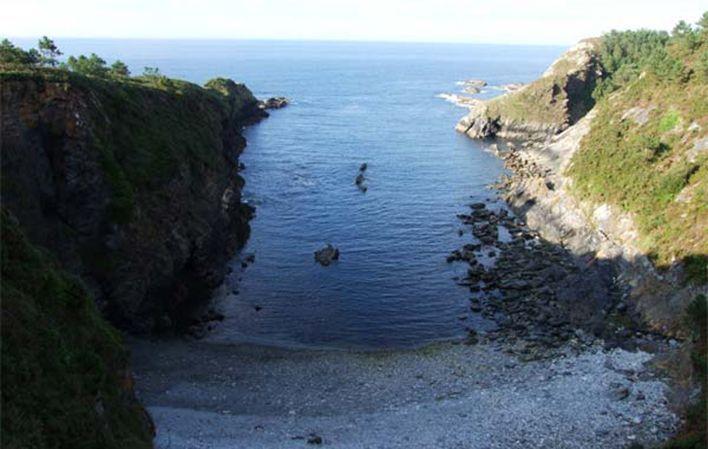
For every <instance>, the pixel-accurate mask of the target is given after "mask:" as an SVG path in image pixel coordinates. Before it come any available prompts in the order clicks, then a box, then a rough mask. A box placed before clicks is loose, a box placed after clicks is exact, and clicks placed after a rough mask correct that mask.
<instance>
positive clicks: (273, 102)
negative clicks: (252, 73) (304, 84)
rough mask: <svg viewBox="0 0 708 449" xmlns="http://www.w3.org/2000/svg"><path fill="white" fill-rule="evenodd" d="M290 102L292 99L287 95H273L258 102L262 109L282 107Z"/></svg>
mask: <svg viewBox="0 0 708 449" xmlns="http://www.w3.org/2000/svg"><path fill="white" fill-rule="evenodd" d="M289 104H290V100H288V99H287V98H285V97H271V98H269V99H267V100H264V101H261V102H259V103H258V106H259V107H260V108H261V109H281V108H284V107H285V106H287V105H289Z"/></svg>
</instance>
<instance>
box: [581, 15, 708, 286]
mask: <svg viewBox="0 0 708 449" xmlns="http://www.w3.org/2000/svg"><path fill="white" fill-rule="evenodd" d="M707 38H708V31H707V30H706V29H704V28H703V26H700V25H699V26H698V27H696V28H688V29H686V28H679V29H678V30H675V31H674V33H673V34H672V35H671V36H668V35H665V34H662V33H659V32H657V33H655V34H653V35H652V34H650V33H648V32H646V31H639V32H625V33H624V34H621V33H615V34H612V35H610V36H609V37H608V41H607V44H606V45H605V48H604V49H603V54H602V55H601V60H602V61H603V64H604V65H605V66H606V67H608V69H609V70H608V71H609V72H610V74H611V76H610V77H609V78H608V79H607V80H606V81H605V82H604V84H603V85H601V86H600V89H598V90H602V91H601V92H599V94H600V95H598V97H599V100H600V101H599V102H598V105H597V109H598V114H597V116H596V118H595V119H594V120H593V123H592V127H591V130H590V132H589V133H588V135H586V136H585V138H584V139H583V140H582V141H581V145H580V149H579V150H578V152H577V153H576V154H575V155H574V156H573V159H572V161H571V165H570V166H569V169H568V172H567V174H568V175H569V176H570V177H571V178H572V179H573V180H574V189H575V193H576V194H577V195H578V197H580V198H582V199H589V200H591V201H593V202H596V203H610V204H613V205H616V206H619V207H620V208H622V209H623V210H625V211H627V212H630V213H631V214H632V215H633V216H634V218H635V222H636V224H637V226H638V228H639V229H638V230H639V232H640V238H641V241H640V242H639V244H640V246H641V247H642V248H643V249H644V250H645V251H646V252H647V253H648V254H649V255H650V256H651V257H652V258H653V259H654V261H655V262H656V263H657V265H659V266H667V265H672V264H674V263H676V262H677V261H681V260H683V261H684V262H685V265H686V268H687V271H688V274H689V277H691V278H692V279H694V280H697V281H699V282H706V257H707V256H706V255H708V239H707V238H706V229H708V194H707V191H708V165H707V164H706V161H707V159H708V137H707V136H708V43H707V41H708V39H707ZM649 43H651V45H650V44H649ZM648 49H650V50H648ZM618 55H624V56H618ZM608 85H610V86H611V88H610V89H608V88H607V86H608Z"/></svg>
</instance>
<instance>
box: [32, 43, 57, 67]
mask: <svg viewBox="0 0 708 449" xmlns="http://www.w3.org/2000/svg"><path fill="white" fill-rule="evenodd" d="M37 48H38V49H39V54H40V56H41V59H40V62H41V64H42V65H48V66H50V67H54V66H56V65H57V64H58V61H57V58H58V57H59V56H61V55H62V53H61V51H59V48H58V47H57V46H56V45H55V44H54V41H53V40H51V39H49V38H48V37H47V36H43V37H42V38H41V39H40V40H39V42H38V43H37Z"/></svg>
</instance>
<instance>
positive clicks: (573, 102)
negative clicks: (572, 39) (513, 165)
mask: <svg viewBox="0 0 708 449" xmlns="http://www.w3.org/2000/svg"><path fill="white" fill-rule="evenodd" d="M597 46H598V40H597V39H588V40H584V41H581V42H579V43H578V44H577V45H575V46H574V47H572V48H571V49H570V50H568V51H567V52H565V53H564V54H563V55H562V56H561V57H560V58H558V60H556V61H555V62H554V63H553V64H552V65H551V66H550V67H549V68H548V69H547V70H546V71H545V72H544V73H543V75H542V76H541V78H539V79H538V80H536V81H534V82H532V83H530V84H527V85H525V86H523V87H522V88H520V89H518V90H515V91H513V92H510V93H508V94H506V95H503V96H501V97H498V98H495V99H492V100H490V101H486V102H477V103H475V105H474V106H473V107H472V109H471V110H470V112H469V114H468V115H467V116H465V117H464V118H462V120H460V122H459V123H458V124H457V128H456V129H457V131H459V132H462V133H464V134H467V135H468V136H469V137H471V138H473V139H483V138H488V137H502V138H506V139H535V140H543V139H545V138H546V137H548V136H551V135H554V134H556V133H558V132H560V131H563V130H564V129H566V128H568V127H569V126H571V125H573V124H575V123H576V122H577V121H578V120H579V119H580V118H582V117H583V116H584V115H585V114H586V113H587V112H588V111H589V110H590V109H591V108H592V107H593V105H594V100H593V98H592V92H593V89H594V88H595V82H596V81H597V79H598V78H599V77H600V76H601V74H602V70H601V67H600V65H599V63H598V61H597V54H596V53H597Z"/></svg>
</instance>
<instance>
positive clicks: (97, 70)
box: [66, 53, 108, 76]
mask: <svg viewBox="0 0 708 449" xmlns="http://www.w3.org/2000/svg"><path fill="white" fill-rule="evenodd" d="M66 65H67V67H68V68H69V69H70V70H72V71H74V72H76V73H81V74H82V75H89V76H105V75H107V74H108V68H107V67H106V61H104V60H103V59H101V58H100V57H98V55H96V53H91V55H90V56H89V57H86V56H84V55H81V56H79V57H78V58H75V57H73V56H69V59H67V60H66Z"/></svg>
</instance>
